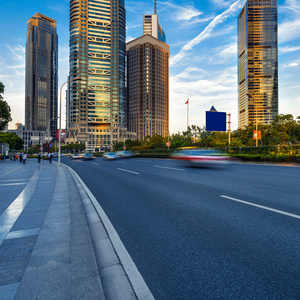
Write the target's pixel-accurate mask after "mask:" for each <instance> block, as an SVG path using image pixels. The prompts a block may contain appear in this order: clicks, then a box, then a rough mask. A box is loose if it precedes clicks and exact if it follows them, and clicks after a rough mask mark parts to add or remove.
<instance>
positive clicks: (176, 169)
mask: <svg viewBox="0 0 300 300" xmlns="http://www.w3.org/2000/svg"><path fill="white" fill-rule="evenodd" d="M153 167H154V168H161V169H168V170H175V171H183V172H185V169H177V168H170V167H162V166H153Z"/></svg>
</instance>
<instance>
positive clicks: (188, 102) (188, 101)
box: [186, 98, 190, 131]
mask: <svg viewBox="0 0 300 300" xmlns="http://www.w3.org/2000/svg"><path fill="white" fill-rule="evenodd" d="M189 105H190V100H189V98H188V99H187V108H186V109H187V113H186V114H187V129H186V130H187V131H188V130H189Z"/></svg>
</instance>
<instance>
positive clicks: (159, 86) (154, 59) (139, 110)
mask: <svg viewBox="0 0 300 300" xmlns="http://www.w3.org/2000/svg"><path fill="white" fill-rule="evenodd" d="M154 12H155V13H154V14H153V15H144V35H143V36H141V37H139V38H137V39H135V40H133V41H130V42H128V43H127V45H126V55H127V127H128V130H129V131H132V132H136V134H137V138H138V139H140V140H142V139H144V138H145V137H146V136H153V135H155V134H158V135H162V136H167V135H168V134H169V58H170V47H169V45H167V44H166V43H165V41H166V36H165V33H164V31H163V29H162V27H161V26H160V24H159V22H158V16H157V14H156V2H155V9H154Z"/></svg>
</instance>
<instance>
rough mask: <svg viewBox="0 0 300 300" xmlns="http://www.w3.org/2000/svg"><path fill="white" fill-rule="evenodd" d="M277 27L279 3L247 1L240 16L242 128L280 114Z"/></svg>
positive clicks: (240, 122) (239, 60)
mask: <svg viewBox="0 0 300 300" xmlns="http://www.w3.org/2000/svg"><path fill="white" fill-rule="evenodd" d="M277 25H278V23H277V0H248V1H247V2H246V4H245V6H244V7H243V9H242V11H241V13H240V14H239V17H238V62H239V63H238V91H239V107H238V109H239V127H245V126H247V125H248V124H250V123H251V122H253V123H254V124H256V123H257V124H270V123H271V122H272V121H273V120H274V119H275V117H276V116H277V115H278V43H277V31H278V30H277Z"/></svg>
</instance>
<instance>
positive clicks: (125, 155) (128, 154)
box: [116, 150, 134, 158]
mask: <svg viewBox="0 0 300 300" xmlns="http://www.w3.org/2000/svg"><path fill="white" fill-rule="evenodd" d="M116 154H117V155H119V156H120V157H121V158H130V157H133V156H134V154H133V152H132V151H128V150H127V151H118V152H117V153H116Z"/></svg>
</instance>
